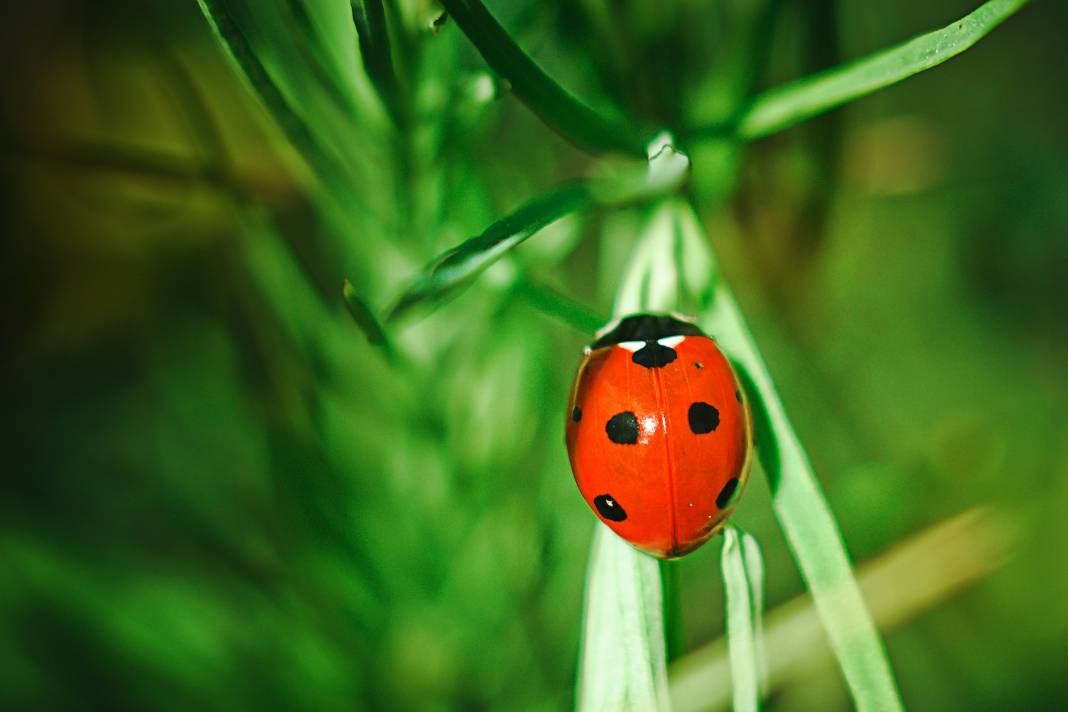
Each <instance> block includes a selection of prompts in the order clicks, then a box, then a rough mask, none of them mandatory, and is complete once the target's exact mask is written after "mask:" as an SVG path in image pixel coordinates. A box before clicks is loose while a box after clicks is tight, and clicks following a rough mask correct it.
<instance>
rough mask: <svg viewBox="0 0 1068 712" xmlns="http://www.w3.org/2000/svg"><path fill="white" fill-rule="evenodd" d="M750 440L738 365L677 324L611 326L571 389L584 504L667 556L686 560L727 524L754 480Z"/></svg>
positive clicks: (655, 320)
mask: <svg viewBox="0 0 1068 712" xmlns="http://www.w3.org/2000/svg"><path fill="white" fill-rule="evenodd" d="M752 432H753V428H752V418H751V416H750V414H749V407H748V404H747V402H746V400H745V397H744V395H743V394H742V390H741V387H740V386H739V384H738V379H737V377H736V376H735V374H734V371H733V370H732V369H731V366H730V363H729V362H728V361H727V359H726V357H724V355H723V353H722V352H721V351H720V350H719V347H717V346H716V343H715V341H713V340H712V339H711V338H709V337H708V336H706V335H705V334H704V333H703V332H702V331H701V330H700V329H699V328H698V327H697V326H696V325H694V324H692V323H690V322H688V321H685V320H683V319H680V318H678V317H675V316H667V315H662V314H635V315H633V316H628V317H625V318H623V319H621V320H619V321H618V322H617V323H614V324H610V325H609V326H608V327H606V329H605V331H604V332H603V333H602V334H600V335H599V338H598V339H597V340H596V341H594V342H593V344H591V345H590V347H589V348H588V349H586V352H585V355H584V357H583V359H582V363H581V364H579V368H578V373H577V374H576V375H575V383H574V385H573V386H572V388H571V401H570V403H569V408H568V419H567V452H568V456H569V457H570V459H571V469H572V471H573V472H574V473H575V482H576V483H577V484H578V487H579V490H580V491H581V492H582V496H583V498H584V499H585V500H586V503H587V504H588V505H590V508H591V509H593V511H594V512H595V513H596V514H597V516H598V517H599V518H600V519H601V521H603V522H604V523H605V524H607V525H608V526H609V527H610V528H611V529H612V530H613V531H614V532H615V533H616V534H618V535H619V536H621V537H623V539H625V540H627V541H628V542H630V543H631V544H632V545H634V546H635V547H637V548H638V549H641V550H642V551H644V552H646V553H649V554H652V555H653V556H656V557H659V558H665V559H666V558H675V557H679V556H683V555H685V554H688V553H689V552H691V551H693V550H694V549H696V548H697V547H699V546H701V544H703V543H705V542H706V541H708V539H709V538H711V537H712V535H713V534H715V533H716V532H718V531H719V530H720V529H721V528H722V527H723V525H724V523H725V522H726V521H727V518H728V517H729V516H730V514H731V512H732V511H733V509H734V506H735V504H736V503H737V501H738V499H739V497H740V496H741V494H742V491H743V490H744V489H745V485H746V482H747V481H748V479H749V467H750V460H751V457H752V451H753V436H752Z"/></svg>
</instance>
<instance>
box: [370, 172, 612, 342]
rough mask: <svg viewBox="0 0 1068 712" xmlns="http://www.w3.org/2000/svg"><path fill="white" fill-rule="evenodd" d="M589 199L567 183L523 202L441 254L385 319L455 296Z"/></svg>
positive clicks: (582, 187)
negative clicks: (482, 229) (516, 248)
mask: <svg viewBox="0 0 1068 712" xmlns="http://www.w3.org/2000/svg"><path fill="white" fill-rule="evenodd" d="M592 199H593V198H592V196H591V194H590V190H589V187H588V186H587V185H586V184H585V183H570V184H568V185H565V186H563V187H561V188H558V189H557V190H555V191H553V192H551V193H549V194H548V195H544V196H542V197H540V198H536V199H535V200H532V201H530V202H529V203H526V204H525V205H523V206H522V207H520V208H519V209H518V210H516V211H515V212H513V213H512V214H510V215H507V216H506V217H504V218H502V219H500V220H498V221H497V222H495V223H493V224H492V225H490V226H489V227H488V228H486V230H485V231H484V232H483V233H482V234H481V235H478V236H476V237H472V238H471V239H470V240H467V241H466V242H464V243H463V244H461V245H459V246H457V247H455V248H453V249H451V250H449V251H448V252H446V253H445V254H444V255H442V257H440V258H439V259H438V261H437V263H436V265H435V266H434V267H432V268H431V269H430V270H429V272H428V273H427V274H426V275H425V276H423V277H421V278H419V280H418V281H416V283H415V284H413V285H412V286H411V287H410V288H409V289H408V290H407V291H406V292H405V293H404V294H403V295H402V296H401V297H400V299H399V300H398V301H397V304H396V305H395V306H394V307H393V309H391V310H390V313H389V316H388V317H387V320H388V321H392V320H395V319H397V318H399V317H401V316H402V315H404V314H405V313H407V312H408V311H409V310H411V308H412V307H414V306H416V305H417V304H421V303H423V302H427V301H431V300H439V299H443V298H445V297H446V296H448V295H450V294H453V293H455V292H456V291H457V290H458V289H460V288H461V287H463V286H464V285H466V284H467V283H468V282H470V280H472V279H474V278H475V277H476V276H477V275H478V274H479V273H481V272H482V271H483V270H485V269H486V268H487V267H489V266H490V265H491V264H493V263H494V262H496V261H497V260H498V259H500V258H501V257H502V256H503V255H504V254H505V253H506V252H508V251H509V250H511V249H512V248H514V247H516V246H517V245H520V244H522V242H523V241H524V240H526V239H527V238H528V237H530V236H531V235H533V234H534V233H536V232H537V231H538V230H541V229H542V228H543V227H545V226H546V225H549V224H550V223H553V222H555V221H557V220H559V219H560V218H562V217H564V216H565V215H567V214H568V213H571V212H573V211H575V210H578V209H580V208H583V207H585V206H587V205H589V204H590V202H591V201H592Z"/></svg>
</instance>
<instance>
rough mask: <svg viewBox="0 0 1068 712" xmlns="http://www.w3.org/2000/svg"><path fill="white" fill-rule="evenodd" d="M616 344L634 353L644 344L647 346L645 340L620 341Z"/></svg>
mask: <svg viewBox="0 0 1068 712" xmlns="http://www.w3.org/2000/svg"><path fill="white" fill-rule="evenodd" d="M616 346H618V347H620V348H621V349H626V350H627V351H630V352H631V353H634V352H636V351H638V350H639V349H640V348H642V347H643V346H645V342H644V341H620V342H619V343H618V344H616Z"/></svg>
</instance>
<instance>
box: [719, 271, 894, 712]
mask: <svg viewBox="0 0 1068 712" xmlns="http://www.w3.org/2000/svg"><path fill="white" fill-rule="evenodd" d="M703 321H704V325H705V326H706V327H708V329H709V331H710V332H711V333H712V334H714V335H715V336H716V338H717V339H719V343H720V345H721V346H722V347H723V349H724V351H725V352H726V353H727V354H728V355H729V356H730V357H731V358H732V360H733V361H734V363H735V367H736V368H737V370H738V372H739V376H740V377H741V379H742V381H743V383H744V385H745V387H746V391H747V393H748V394H749V397H750V403H751V405H752V408H753V417H754V423H755V426H756V441H757V454H758V456H759V457H760V461H761V464H762V465H763V467H764V470H765V472H766V474H767V476H768V480H769V484H770V487H771V492H772V507H773V509H774V511H775V515H776V517H777V518H778V520H779V525H780V526H781V527H782V529H783V532H784V533H785V535H786V540H787V543H788V544H789V546H790V549H791V551H792V553H793V555H794V558H795V559H796V561H797V564H798V567H799V568H800V570H801V574H802V576H803V577H804V579H805V583H806V585H807V587H808V590H809V591H810V593H811V594H812V598H813V601H814V602H815V605H816V610H817V611H818V612H819V615H820V620H821V621H822V622H823V626H824V628H825V630H826V631H827V637H828V639H829V640H830V643H831V648H832V649H833V650H834V653H835V656H836V657H837V659H838V664H839V666H840V667H841V668H842V672H843V674H844V675H845V678H846V683H847V684H848V685H849V689H850V692H851V693H852V695H853V699H854V701H855V702H856V704H857V708H858V709H860V710H899V709H901V699H900V697H899V695H898V691H897V686H896V683H895V681H894V678H893V674H892V673H891V670H890V665H889V662H888V661H887V658H886V652H885V650H884V649H883V644H882V640H881V639H880V637H879V633H878V631H877V630H876V628H875V624H874V623H873V622H872V618H871V615H870V613H869V612H868V609H867V607H866V605H865V603H864V599H863V598H862V597H861V594H860V589H859V588H858V587H857V582H856V579H855V578H854V577H853V569H852V566H851V565H850V562H849V557H848V555H847V554H846V549H845V543H844V542H843V541H842V536H841V533H840V532H839V531H838V525H837V523H836V522H835V520H834V515H833V514H831V510H830V508H829V507H828V505H827V501H826V499H825V498H824V496H823V492H822V491H821V490H820V486H819V483H818V481H817V480H816V476H815V473H814V472H813V470H812V464H811V463H810V462H809V459H808V455H807V454H806V453H805V450H804V448H803V447H802V446H801V442H800V440H799V439H798V437H797V434H796V433H795V432H794V429H793V426H791V424H790V421H789V419H788V418H787V416H786V411H785V409H784V408H783V404H782V401H781V400H780V399H779V396H778V393H777V392H776V390H775V386H774V383H773V381H772V379H771V375H770V374H769V373H768V369H767V366H766V365H765V364H764V360H763V358H762V357H761V356H760V352H759V350H758V349H757V347H756V344H755V342H754V341H753V337H752V335H751V334H750V333H749V329H748V327H747V326H746V324H745V321H744V319H743V317H742V315H741V312H740V310H739V309H738V305H737V304H736V303H735V301H734V297H733V296H732V295H731V293H730V291H729V290H728V289H727V287H726V286H725V285H723V283H722V282H721V283H720V286H719V288H718V290H717V293H716V297H715V300H714V301H713V304H712V307H711V309H710V310H709V312H708V313H707V314H706V315H705V318H704V320H703Z"/></svg>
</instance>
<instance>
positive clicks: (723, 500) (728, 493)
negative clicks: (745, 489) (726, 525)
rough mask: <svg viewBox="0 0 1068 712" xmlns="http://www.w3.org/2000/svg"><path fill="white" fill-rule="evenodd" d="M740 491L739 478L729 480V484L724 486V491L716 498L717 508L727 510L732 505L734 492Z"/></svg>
mask: <svg viewBox="0 0 1068 712" xmlns="http://www.w3.org/2000/svg"><path fill="white" fill-rule="evenodd" d="M736 489H738V478H737V477H732V478H730V479H729V480H727V484H725V485H723V489H721V490H720V491H719V494H718V495H717V496H716V506H717V507H719V508H720V509H726V508H727V505H728V504H730V501H731V497H733V496H734V490H736Z"/></svg>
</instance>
